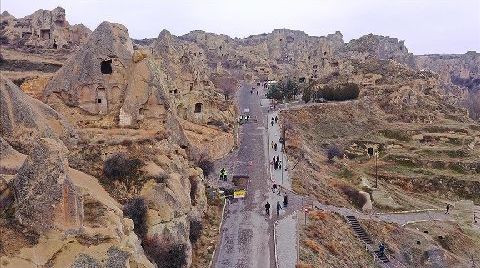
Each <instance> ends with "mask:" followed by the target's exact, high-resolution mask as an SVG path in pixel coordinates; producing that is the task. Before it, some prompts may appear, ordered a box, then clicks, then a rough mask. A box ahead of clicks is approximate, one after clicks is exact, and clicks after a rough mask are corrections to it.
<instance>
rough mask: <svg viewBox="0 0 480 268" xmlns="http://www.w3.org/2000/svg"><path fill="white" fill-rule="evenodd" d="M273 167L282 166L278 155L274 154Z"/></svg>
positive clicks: (279, 167) (278, 167)
mask: <svg viewBox="0 0 480 268" xmlns="http://www.w3.org/2000/svg"><path fill="white" fill-rule="evenodd" d="M272 163H273V169H275V170H277V169H281V168H282V163H281V162H280V159H279V156H278V155H277V156H274V157H273V162H272Z"/></svg>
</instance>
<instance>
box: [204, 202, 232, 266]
mask: <svg viewBox="0 0 480 268" xmlns="http://www.w3.org/2000/svg"><path fill="white" fill-rule="evenodd" d="M227 201H228V199H226V198H225V199H224V201H223V208H222V218H221V219H220V224H219V225H218V234H219V235H220V234H222V225H223V218H224V217H225V207H226V206H227ZM219 239H220V241H221V240H222V237H219ZM220 241H219V242H220ZM220 245H221V243H220V244H218V246H220ZM217 248H218V247H215V248H214V249H213V252H212V258H211V259H210V263H209V264H208V267H210V268H212V267H213V266H212V265H213V259H214V258H215V253H216V251H217Z"/></svg>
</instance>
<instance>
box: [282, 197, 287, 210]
mask: <svg viewBox="0 0 480 268" xmlns="http://www.w3.org/2000/svg"><path fill="white" fill-rule="evenodd" d="M287 206H288V195H284V196H283V207H284V208H286V207H287Z"/></svg>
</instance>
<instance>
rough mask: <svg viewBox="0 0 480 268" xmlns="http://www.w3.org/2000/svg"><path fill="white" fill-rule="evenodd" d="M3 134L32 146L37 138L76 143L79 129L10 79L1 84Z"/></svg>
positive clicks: (1, 126) (9, 138) (11, 139)
mask: <svg viewBox="0 0 480 268" xmlns="http://www.w3.org/2000/svg"><path fill="white" fill-rule="evenodd" d="M0 115H1V121H0V133H1V134H2V136H3V138H5V139H6V140H7V141H16V142H17V143H19V144H20V145H21V146H26V147H29V146H30V145H28V144H31V142H33V141H34V140H35V139H37V138H42V137H45V138H54V139H61V140H63V141H64V142H66V143H74V142H75V139H76V138H77V132H76V130H75V129H74V128H73V127H72V126H71V125H70V124H69V123H68V122H67V121H66V120H65V119H64V118H63V116H61V115H60V114H59V113H57V112H56V111H55V110H53V109H52V108H50V107H49V106H48V105H45V104H44V103H42V102H40V101H38V100H36V99H33V98H32V97H30V96H27V95H26V94H25V93H23V92H22V91H21V90H20V89H19V88H18V87H17V86H16V85H14V84H13V83H12V82H11V81H9V80H7V79H3V78H2V80H1V84H0Z"/></svg>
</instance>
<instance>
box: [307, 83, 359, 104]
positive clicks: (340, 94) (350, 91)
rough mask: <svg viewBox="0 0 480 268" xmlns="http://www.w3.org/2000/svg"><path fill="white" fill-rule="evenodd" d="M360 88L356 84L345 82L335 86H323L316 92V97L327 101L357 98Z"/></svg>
mask: <svg viewBox="0 0 480 268" xmlns="http://www.w3.org/2000/svg"><path fill="white" fill-rule="evenodd" d="M359 94H360V89H359V87H358V85H357V84H354V83H346V84H343V85H339V86H337V87H331V86H325V87H323V88H320V89H319V90H318V91H317V92H316V93H315V96H316V99H319V98H323V99H325V100H328V101H346V100H354V99H357V98H358V95H359Z"/></svg>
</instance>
